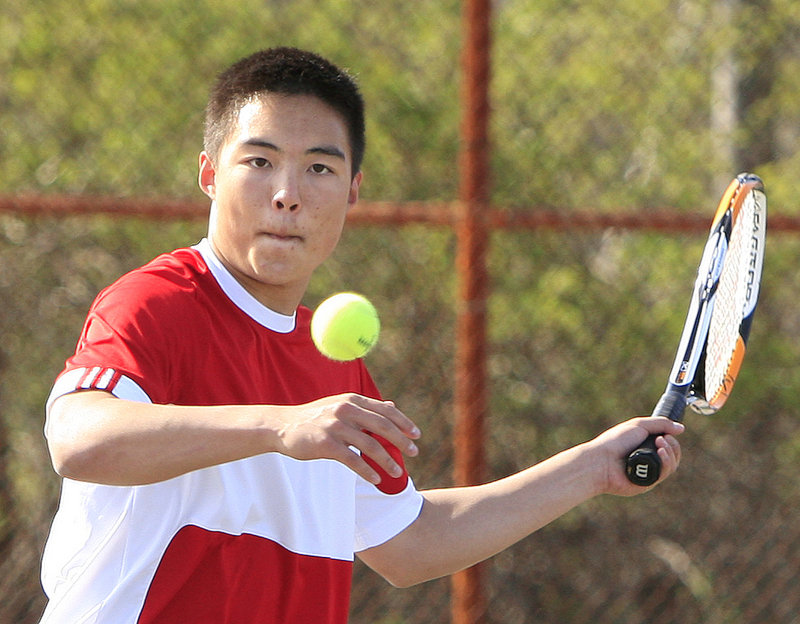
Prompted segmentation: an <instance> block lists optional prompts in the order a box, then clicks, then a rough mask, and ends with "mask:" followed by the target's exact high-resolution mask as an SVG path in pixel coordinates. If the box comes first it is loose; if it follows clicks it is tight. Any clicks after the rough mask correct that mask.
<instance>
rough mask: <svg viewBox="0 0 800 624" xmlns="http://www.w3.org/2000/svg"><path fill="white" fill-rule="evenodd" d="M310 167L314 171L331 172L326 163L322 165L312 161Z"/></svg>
mask: <svg viewBox="0 0 800 624" xmlns="http://www.w3.org/2000/svg"><path fill="white" fill-rule="evenodd" d="M310 169H311V171H313V172H314V173H333V171H332V170H331V168H330V167H328V165H323V164H322V163H314V164H313V165H311V167H310Z"/></svg>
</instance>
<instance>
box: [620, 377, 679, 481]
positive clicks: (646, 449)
mask: <svg viewBox="0 0 800 624" xmlns="http://www.w3.org/2000/svg"><path fill="white" fill-rule="evenodd" d="M685 410H686V391H685V390H679V389H677V388H674V387H670V388H668V389H667V390H666V392H664V394H662V395H661V398H660V399H659V400H658V403H657V404H656V407H655V409H653V416H666V417H667V418H669V419H670V420H674V421H676V422H681V421H682V420H683V412H684V411H685ZM657 437H658V435H656V434H650V435H649V436H647V438H646V439H645V441H644V442H642V444H641V446H639V448H637V449H636V450H635V451H632V452H631V453H630V454H629V455H628V458H627V459H626V460H625V474H626V475H628V480H629V481H630V482H631V483H635V484H636V485H641V486H648V485H653V483H655V482H656V481H658V478H659V477H660V476H661V460H660V459H659V458H658V451H657V449H656V438H657Z"/></svg>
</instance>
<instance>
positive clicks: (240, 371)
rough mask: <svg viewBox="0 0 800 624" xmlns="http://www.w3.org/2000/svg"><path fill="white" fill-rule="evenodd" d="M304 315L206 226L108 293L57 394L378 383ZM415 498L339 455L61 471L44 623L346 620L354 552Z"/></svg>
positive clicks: (239, 399) (177, 397) (219, 394)
mask: <svg viewBox="0 0 800 624" xmlns="http://www.w3.org/2000/svg"><path fill="white" fill-rule="evenodd" d="M310 317H311V313H310V311H309V310H308V309H307V308H303V307H301V308H300V309H298V311H297V313H296V314H295V315H293V316H283V315H280V314H277V313H275V312H273V311H271V310H269V309H267V308H265V307H264V306H262V305H261V304H260V303H258V301H256V300H255V299H254V298H253V297H252V296H251V295H250V294H249V293H248V292H247V291H246V290H244V288H242V287H241V285H240V284H239V283H238V282H236V280H235V279H234V278H233V277H232V276H231V275H230V274H229V273H228V272H227V271H226V270H225V268H224V267H223V265H222V264H221V263H220V262H219V260H218V259H217V258H216V257H215V256H214V254H213V252H212V250H211V246H210V245H209V243H208V242H207V241H205V240H204V241H202V242H201V243H200V244H199V245H197V246H196V247H195V248H192V249H179V250H176V251H174V252H172V253H170V254H165V255H163V256H159V257H158V258H156V259H155V260H153V261H152V262H151V263H149V264H147V265H145V266H144V267H141V268H140V269H137V270H135V271H132V272H131V273H128V274H127V275H125V276H123V277H122V278H120V279H119V280H118V281H117V282H116V283H115V284H113V285H112V286H110V287H109V288H107V289H105V290H104V291H103V292H102V293H100V295H98V297H97V299H96V301H95V303H94V304H93V306H92V309H91V310H90V312H89V315H88V317H87V320H86V324H85V326H84V330H83V333H82V334H81V337H80V340H79V342H78V346H77V349H76V352H75V355H73V356H72V357H71V358H70V359H69V360H68V361H67V364H66V367H65V369H64V371H63V372H62V374H61V375H60V376H59V377H58V379H57V380H56V383H55V385H54V387H53V391H52V393H51V396H50V399H49V401H48V405H49V404H50V403H51V402H52V401H53V400H55V398H57V397H59V396H62V395H63V394H66V393H69V392H74V391H76V390H81V389H99V390H105V391H108V392H111V393H113V394H114V395H116V396H117V397H119V398H120V399H128V400H133V401H140V402H152V403H160V404H170V403H171V404H178V405H226V404H243V403H249V404H284V405H286V404H301V403H306V402H309V401H312V400H315V399H318V398H320V397H323V396H329V395H334V394H339V393H342V392H357V393H360V394H364V395H368V396H373V397H376V398H377V397H378V396H379V395H378V390H377V389H376V387H375V385H374V383H373V381H372V379H371V378H370V376H369V374H368V372H367V370H366V368H365V366H364V364H363V362H361V361H360V360H357V361H354V362H347V363H340V362H333V361H331V360H328V359H326V358H324V357H323V356H322V355H320V354H319V352H318V351H317V350H316V348H315V347H314V345H313V343H312V342H311V338H310V331H309V322H310ZM387 448H388V444H387ZM390 451H391V452H392V454H393V455H394V456H395V457H396V458H397V459H398V460H399V461H401V462H402V459H401V457H400V454H399V453H398V452H397V450H396V449H394V448H393V447H391V448H390ZM421 507H422V497H421V495H420V493H419V492H417V491H416V489H415V488H414V485H413V483H412V482H411V480H410V479H409V478H408V475H407V474H404V475H403V476H402V477H400V478H398V479H393V478H391V477H389V476H388V475H385V474H384V475H383V481H382V483H381V485H380V486H378V487H375V486H374V485H371V484H370V483H368V482H366V481H364V480H363V479H361V478H360V477H358V476H357V475H355V473H353V472H351V471H350V470H349V469H348V468H346V467H345V466H344V465H342V464H340V463H338V462H335V461H331V460H314V461H298V460H295V459H292V458H290V457H286V456H284V455H280V454H277V453H266V454H263V455H258V456H255V457H251V458H247V459H243V460H239V461H234V462H230V463H226V464H222V465H219V466H213V467H210V468H205V469H202V470H197V471H194V472H190V473H187V474H184V475H182V476H179V477H176V478H174V479H170V480H167V481H162V482H159V483H154V484H149V485H141V486H134V487H118V486H108V485H98V484H93V483H83V482H77V481H73V480H70V479H64V480H63V485H62V493H61V501H60V505H59V509H58V512H57V513H56V516H55V519H54V521H53V526H52V529H51V533H50V537H49V539H48V541H47V545H46V548H45V553H44V557H43V562H42V584H43V587H44V589H45V592H46V594H47V596H48V598H49V603H48V606H47V609H46V611H45V614H44V616H43V620H42V622H46V623H48V624H64V623H67V622H69V623H70V624H88V623H97V624H101V623H103V624H105V623H108V624H128V623H130V624H133V623H139V624H156V623H170V624H178V623H184V622H191V623H192V624H204V623H209V624H211V623H213V624H248V623H253V624H255V623H268V622H269V623H281V624H333V623H336V624H344V623H345V622H346V621H347V616H348V604H349V596H350V579H351V574H352V564H353V559H354V553H356V552H358V551H360V550H363V549H367V548H370V547H373V546H376V545H378V544H381V543H383V542H385V541H386V540H388V539H391V538H392V537H394V536H395V535H397V534H398V533H399V532H400V531H402V530H403V529H404V528H406V527H407V526H408V525H409V524H411V523H412V522H413V521H414V520H415V519H416V517H417V516H418V514H419V511H420V509H421Z"/></svg>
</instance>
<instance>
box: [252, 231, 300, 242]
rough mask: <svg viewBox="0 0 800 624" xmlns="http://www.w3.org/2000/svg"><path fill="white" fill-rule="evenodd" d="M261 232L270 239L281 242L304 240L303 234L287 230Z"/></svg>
mask: <svg viewBox="0 0 800 624" xmlns="http://www.w3.org/2000/svg"><path fill="white" fill-rule="evenodd" d="M261 234H262V236H265V237H266V238H268V239H270V240H274V241H279V242H300V241H302V240H303V237H302V236H297V235H295V234H288V233H286V232H262V233H261Z"/></svg>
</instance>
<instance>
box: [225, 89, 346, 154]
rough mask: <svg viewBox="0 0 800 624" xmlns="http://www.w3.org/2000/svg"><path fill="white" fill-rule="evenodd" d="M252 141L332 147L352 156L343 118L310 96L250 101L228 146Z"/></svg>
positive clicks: (265, 98)
mask: <svg viewBox="0 0 800 624" xmlns="http://www.w3.org/2000/svg"><path fill="white" fill-rule="evenodd" d="M251 139H266V140H269V141H270V142H272V143H274V144H275V145H278V146H281V145H282V144H287V146H288V145H293V144H301V145H305V146H306V147H309V146H318V145H322V144H325V145H328V144H330V145H337V146H339V147H340V148H341V150H342V151H344V152H346V153H348V154H349V153H350V144H349V140H348V132H347V125H346V123H345V121H344V119H343V118H342V116H341V115H340V114H339V113H338V112H337V111H336V110H335V109H333V108H332V107H331V106H329V105H328V104H326V103H325V102H323V101H322V100H320V99H319V98H317V97H314V96H310V95H279V94H272V93H271V94H265V95H260V96H258V97H255V98H253V99H251V100H248V101H247V102H246V103H245V104H244V105H243V106H242V107H241V108H240V109H239V112H238V114H237V116H236V123H235V124H234V127H233V128H232V129H231V133H230V135H229V137H228V142H229V143H233V144H237V143H238V144H241V143H243V142H246V141H248V140H251ZM276 141H277V142H276Z"/></svg>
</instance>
